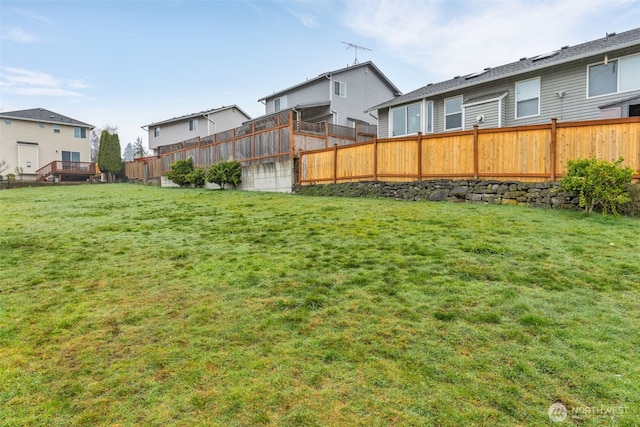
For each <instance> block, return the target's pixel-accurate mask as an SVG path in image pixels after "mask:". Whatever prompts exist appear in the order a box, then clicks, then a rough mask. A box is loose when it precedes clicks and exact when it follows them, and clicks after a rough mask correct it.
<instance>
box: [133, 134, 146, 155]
mask: <svg viewBox="0 0 640 427" xmlns="http://www.w3.org/2000/svg"><path fill="white" fill-rule="evenodd" d="M146 155H147V150H145V148H144V146H143V145H142V138H140V137H138V138H137V139H136V143H135V144H133V157H134V158H136V159H139V158H141V157H145V156H146Z"/></svg>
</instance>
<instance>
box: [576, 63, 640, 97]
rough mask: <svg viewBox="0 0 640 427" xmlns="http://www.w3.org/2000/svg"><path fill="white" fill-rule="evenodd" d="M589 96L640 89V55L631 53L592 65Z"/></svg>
mask: <svg viewBox="0 0 640 427" xmlns="http://www.w3.org/2000/svg"><path fill="white" fill-rule="evenodd" d="M587 86H588V87H587V93H588V96H589V97H593V96H600V95H607V94H610V93H617V92H627V91H630V90H636V89H640V55H631V56H626V57H624V58H619V59H615V60H608V61H607V63H606V64H605V63H604V62H602V63H600V64H595V65H590V66H589V71H588V83H587Z"/></svg>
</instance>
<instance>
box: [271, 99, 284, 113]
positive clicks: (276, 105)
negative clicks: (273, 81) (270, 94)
mask: <svg viewBox="0 0 640 427" xmlns="http://www.w3.org/2000/svg"><path fill="white" fill-rule="evenodd" d="M286 108H287V97H286V96H281V97H280V98H276V99H274V100H273V109H274V111H281V110H284V109H286Z"/></svg>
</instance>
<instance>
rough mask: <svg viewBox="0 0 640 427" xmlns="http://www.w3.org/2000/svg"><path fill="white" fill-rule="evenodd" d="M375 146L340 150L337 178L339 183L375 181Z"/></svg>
mask: <svg viewBox="0 0 640 427" xmlns="http://www.w3.org/2000/svg"><path fill="white" fill-rule="evenodd" d="M373 150H374V145H373V144H367V145H356V146H353V147H347V148H340V149H338V152H337V165H336V178H337V180H338V181H343V180H349V181H353V180H354V179H373V177H374V172H375V171H374V164H373Z"/></svg>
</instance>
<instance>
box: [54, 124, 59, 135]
mask: <svg viewBox="0 0 640 427" xmlns="http://www.w3.org/2000/svg"><path fill="white" fill-rule="evenodd" d="M53 133H60V126H56V125H54V126H53Z"/></svg>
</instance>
